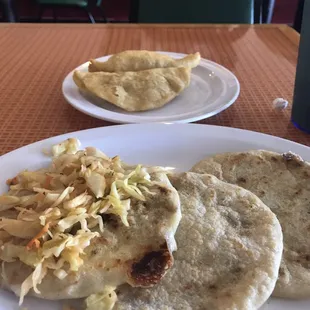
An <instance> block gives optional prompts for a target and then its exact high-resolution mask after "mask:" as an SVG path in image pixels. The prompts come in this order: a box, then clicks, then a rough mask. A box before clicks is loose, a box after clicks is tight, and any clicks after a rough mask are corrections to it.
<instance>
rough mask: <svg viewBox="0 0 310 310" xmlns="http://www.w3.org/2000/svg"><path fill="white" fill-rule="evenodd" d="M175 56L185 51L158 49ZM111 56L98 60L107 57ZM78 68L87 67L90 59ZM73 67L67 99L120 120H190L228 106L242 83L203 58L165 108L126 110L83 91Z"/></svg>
mask: <svg viewBox="0 0 310 310" xmlns="http://www.w3.org/2000/svg"><path fill="white" fill-rule="evenodd" d="M159 53H162V54H165V55H168V56H171V57H173V58H182V57H184V56H186V55H185V54H179V53H170V52H159ZM109 57H110V56H105V57H100V58H98V59H97V60H99V61H106V60H107V59H108V58H109ZM75 70H80V71H88V62H87V63H84V64H83V65H81V66H79V67H77V68H76V69H75ZM72 75H73V71H72V72H70V73H69V74H68V75H67V76H66V78H65V79H64V81H63V85H62V92H63V95H64V97H65V99H66V100H67V101H68V103H69V104H71V105H72V106H73V107H74V108H76V109H77V110H79V111H81V112H83V113H85V114H88V115H90V116H93V117H96V118H100V119H104V120H108V121H111V122H117V123H154V122H157V123H189V122H195V121H198V120H201V119H204V118H207V117H210V116H213V115H215V114H217V113H220V112H221V111H223V110H224V109H227V108H228V107H229V106H230V105H231V104H233V103H234V102H235V100H236V99H237V98H238V95H239V92H240V85H239V82H238V80H237V78H236V77H235V75H234V74H232V73H231V72H230V71H229V70H227V69H226V68H224V67H223V66H221V65H219V64H217V63H215V62H212V61H210V60H206V59H201V61H200V64H199V66H197V67H196V68H194V69H193V70H192V77H191V83H190V85H189V87H188V88H186V89H185V90H184V91H183V92H182V93H181V94H180V95H179V96H178V97H176V98H175V99H173V100H172V101H171V102H169V103H168V104H167V105H165V106H164V107H162V108H159V109H156V110H152V111H145V112H127V111H125V110H123V109H121V108H118V107H116V106H114V105H112V104H110V103H108V102H107V101H105V100H102V99H100V98H97V97H95V96H91V95H86V94H85V93H84V92H83V93H82V92H80V91H79V89H78V87H77V86H76V85H75V83H74V81H73V79H72Z"/></svg>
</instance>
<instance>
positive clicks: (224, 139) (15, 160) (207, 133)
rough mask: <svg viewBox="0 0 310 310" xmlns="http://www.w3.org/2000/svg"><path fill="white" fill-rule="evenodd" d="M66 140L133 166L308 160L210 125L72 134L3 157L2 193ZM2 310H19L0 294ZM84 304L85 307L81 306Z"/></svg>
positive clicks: (50, 305)
mask: <svg viewBox="0 0 310 310" xmlns="http://www.w3.org/2000/svg"><path fill="white" fill-rule="evenodd" d="M68 137H77V138H78V139H79V140H80V141H81V143H82V147H86V146H95V147H98V148H100V149H102V150H103V151H104V152H106V153H107V154H108V155H109V156H114V155H116V154H118V155H120V156H121V158H122V159H124V160H125V161H127V162H129V163H133V164H134V163H144V164H154V165H165V166H171V167H176V168H177V169H178V170H179V171H187V170H189V169H190V168H191V167H192V166H193V165H194V164H195V163H196V162H197V161H198V160H200V159H202V158H204V157H205V156H207V155H213V154H216V153H221V152H228V151H229V152H234V151H246V150H251V149H266V150H271V151H277V152H287V151H292V152H295V153H297V154H299V155H301V156H302V157H303V158H304V159H306V160H310V149H309V148H308V147H306V146H303V145H300V144H297V143H294V142H290V141H287V140H283V139H280V138H276V137H272V136H268V135H263V134H259V133H255V132H251V131H245V130H240V129H232V128H226V127H218V126H206V125H194V124H191V125H184V124H183V125H182V124H176V125H164V124H145V125H124V126H112V127H105V128H96V129H90V130H84V131H79V132H74V133H70V134H66V135H62V136H57V137H54V138H51V139H47V140H44V141H40V142H37V143H34V144H31V145H29V146H25V147H23V148H20V149H18V150H15V151H13V152H11V153H8V154H6V155H4V156H2V157H0V171H1V174H0V192H1V193H2V192H4V191H5V190H6V189H7V187H6V185H5V181H6V179H8V178H12V177H13V176H15V175H16V174H17V173H18V172H19V171H21V170H23V169H26V168H27V169H36V168H41V167H43V166H44V165H47V164H48V163H49V159H48V158H47V157H46V156H44V155H43V154H42V149H46V148H50V147H51V146H52V145H53V144H55V143H59V142H61V141H63V140H64V139H67V138H68ZM0 300H1V302H0V310H13V309H14V310H17V309H18V307H17V298H16V297H15V296H14V295H13V294H12V293H9V292H6V291H2V290H0ZM77 303H78V304H81V302H77ZM24 306H25V307H26V308H28V309H31V310H42V309H44V310H58V309H59V310H60V309H61V303H60V302H51V301H43V300H40V299H36V298H26V299H25V305H24ZM76 309H79V308H76ZM262 309H264V310H309V309H310V300H302V301H294V300H283V299H275V298H271V299H270V300H269V301H268V302H267V303H266V304H265V305H264V306H263V307H262Z"/></svg>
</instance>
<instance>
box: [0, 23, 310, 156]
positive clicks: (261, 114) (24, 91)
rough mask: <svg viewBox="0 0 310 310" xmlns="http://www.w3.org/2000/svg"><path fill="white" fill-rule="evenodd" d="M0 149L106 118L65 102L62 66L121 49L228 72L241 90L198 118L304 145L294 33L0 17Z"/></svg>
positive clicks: (309, 140) (265, 28) (306, 140)
mask: <svg viewBox="0 0 310 310" xmlns="http://www.w3.org/2000/svg"><path fill="white" fill-rule="evenodd" d="M0 46H1V49H0V68H1V70H0V81H1V82H0V153H1V154H3V153H6V152H8V151H10V150H13V149H15V148H18V147H20V146H23V145H25V144H29V143H31V142H34V141H37V140H41V139H44V138H48V137H51V136H54V135H58V134H62V133H66V132H70V131H75V130H81V129H87V128H92V127H98V126H107V125H111V123H108V122H105V121H102V120H97V119H95V118H91V117H89V116H87V115H84V114H82V113H80V112H78V111H76V110H75V109H74V108H72V107H71V106H70V105H68V104H67V103H66V102H65V100H64V98H63V96H62V93H61V84H62V81H63V79H64V77H65V76H66V74H67V73H68V72H69V71H71V70H72V69H74V68H75V67H76V66H78V65H79V64H81V63H83V62H85V61H87V60H88V59H89V58H94V57H99V56H103V55H107V54H112V53H115V52H119V51H122V50H126V49H148V50H163V51H171V52H182V53H190V52H196V51H199V52H200V53H201V55H202V57H204V58H207V59H210V60H213V61H215V62H218V63H219V64H222V65H224V66H225V67H227V68H228V69H229V70H231V71H232V72H234V73H235V74H236V76H237V77H238V79H239V81H240V84H241V93H240V97H239V98H238V100H237V101H236V103H235V104H234V105H233V106H231V107H230V108H229V109H227V110H226V111H224V112H222V113H220V114H219V115H217V116H214V117H212V118H209V119H206V120H203V121H200V122H199V123H203V124H213V125H222V126H231V127H237V128H244V129H249V130H254V131H259V132H264V133H268V134H272V135H276V136H280V137H284V138H287V139H290V140H293V141H296V142H300V143H303V144H306V145H310V136H309V135H306V134H304V133H302V132H301V131H299V130H297V129H296V128H294V127H293V125H292V124H291V123H290V113H291V109H290V107H289V108H287V109H286V110H283V111H276V110H275V109H274V108H273V105H272V101H273V100H274V99H275V98H277V97H283V98H285V99H287V100H289V102H291V101H292V94H293V85H294V75H295V67H296V59H297V49H298V35H297V34H295V33H294V32H293V30H291V29H289V28H288V27H286V26H276V25H269V26H228V25H227V26H221V25H218V26H217V25H209V26H206V25H195V26H194V25H169V26H168V25H160V26H158V25H157V26H156V25H126V24H121V25H115V24H114V25H113V24H110V25H102V24H101V25H100V24H96V25H88V24H81V25H70V24H66V25H59V24H45V25H42V24H33V25H31V24H1V25H0Z"/></svg>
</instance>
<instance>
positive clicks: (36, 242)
mask: <svg viewBox="0 0 310 310" xmlns="http://www.w3.org/2000/svg"><path fill="white" fill-rule="evenodd" d="M49 226H50V223H49V222H48V223H47V224H46V225H45V226H44V227H43V228H42V229H41V230H40V231H39V233H37V234H36V235H35V236H34V237H33V238H32V239H31V240H30V241H29V242H28V244H27V245H26V248H27V250H30V249H31V248H32V247H33V245H34V246H35V247H36V248H39V247H40V241H39V238H41V237H42V236H43V235H44V234H46V233H47V231H48V229H49Z"/></svg>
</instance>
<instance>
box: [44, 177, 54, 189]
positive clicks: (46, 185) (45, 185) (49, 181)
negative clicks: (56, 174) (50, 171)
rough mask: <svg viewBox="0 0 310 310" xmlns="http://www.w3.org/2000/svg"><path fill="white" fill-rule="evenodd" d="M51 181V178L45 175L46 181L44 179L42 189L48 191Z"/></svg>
mask: <svg viewBox="0 0 310 310" xmlns="http://www.w3.org/2000/svg"><path fill="white" fill-rule="evenodd" d="M52 180H53V177H51V176H50V175H47V176H46V179H45V182H44V184H43V187H44V188H47V189H49V188H50V185H51V182H52Z"/></svg>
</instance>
